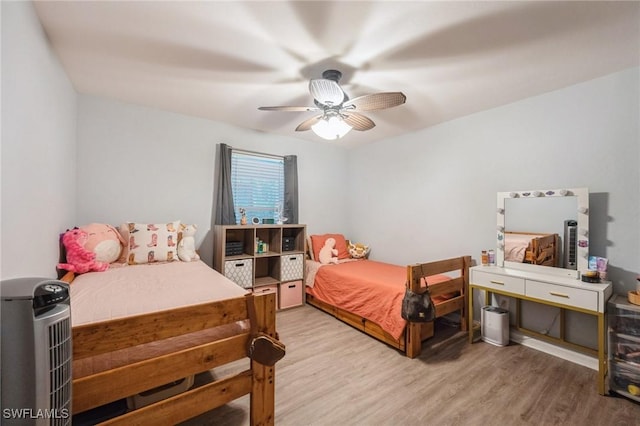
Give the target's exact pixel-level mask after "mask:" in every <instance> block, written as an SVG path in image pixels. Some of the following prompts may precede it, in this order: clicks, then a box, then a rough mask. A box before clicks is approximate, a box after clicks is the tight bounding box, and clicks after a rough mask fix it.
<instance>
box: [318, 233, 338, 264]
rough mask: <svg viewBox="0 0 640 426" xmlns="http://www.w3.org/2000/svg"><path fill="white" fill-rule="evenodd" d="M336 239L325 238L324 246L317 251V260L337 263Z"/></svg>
mask: <svg viewBox="0 0 640 426" xmlns="http://www.w3.org/2000/svg"><path fill="white" fill-rule="evenodd" d="M335 246H336V240H335V239H334V238H327V239H326V240H325V242H324V246H323V247H322V248H321V249H320V252H319V253H318V260H319V261H320V263H323V264H327V263H338V250H337V249H336V248H335Z"/></svg>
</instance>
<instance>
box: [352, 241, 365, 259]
mask: <svg viewBox="0 0 640 426" xmlns="http://www.w3.org/2000/svg"><path fill="white" fill-rule="evenodd" d="M348 250H349V254H350V255H351V257H352V258H354V259H364V258H365V257H367V256H368V255H369V246H366V245H364V244H362V243H355V244H353V243H349V247H348Z"/></svg>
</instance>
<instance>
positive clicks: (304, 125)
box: [296, 114, 322, 132]
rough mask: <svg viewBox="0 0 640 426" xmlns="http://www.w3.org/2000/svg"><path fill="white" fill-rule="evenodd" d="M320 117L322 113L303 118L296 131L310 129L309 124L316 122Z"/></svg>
mask: <svg viewBox="0 0 640 426" xmlns="http://www.w3.org/2000/svg"><path fill="white" fill-rule="evenodd" d="M321 119H322V114H320V115H316V116H315V117H311V118H308V119H306V120H304V121H303V122H302V123H300V124H299V125H298V127H296V132H305V131H307V130H311V126H313V125H314V124H316V123H317V122H318V121H320V120H321Z"/></svg>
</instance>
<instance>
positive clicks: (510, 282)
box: [471, 270, 524, 294]
mask: <svg viewBox="0 0 640 426" xmlns="http://www.w3.org/2000/svg"><path fill="white" fill-rule="evenodd" d="M471 284H474V285H480V286H483V287H487V288H491V289H495V290H500V291H507V292H509V293H514V294H524V278H517V277H510V276H507V275H500V274H492V273H491V272H483V271H475V270H474V271H472V273H471Z"/></svg>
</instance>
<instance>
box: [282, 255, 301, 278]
mask: <svg viewBox="0 0 640 426" xmlns="http://www.w3.org/2000/svg"><path fill="white" fill-rule="evenodd" d="M280 259H281V265H280V281H294V280H301V279H302V278H303V275H304V255H303V254H290V255H285V256H282V257H281V258H280Z"/></svg>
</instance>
